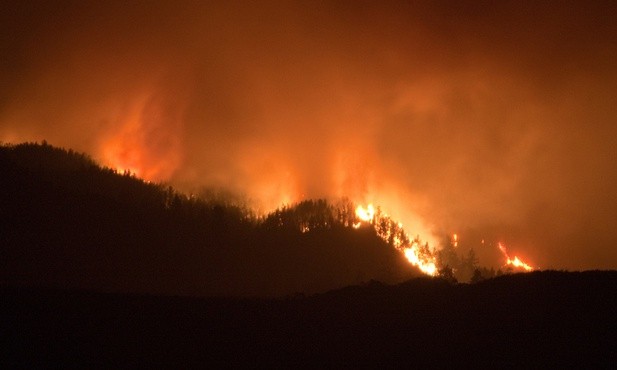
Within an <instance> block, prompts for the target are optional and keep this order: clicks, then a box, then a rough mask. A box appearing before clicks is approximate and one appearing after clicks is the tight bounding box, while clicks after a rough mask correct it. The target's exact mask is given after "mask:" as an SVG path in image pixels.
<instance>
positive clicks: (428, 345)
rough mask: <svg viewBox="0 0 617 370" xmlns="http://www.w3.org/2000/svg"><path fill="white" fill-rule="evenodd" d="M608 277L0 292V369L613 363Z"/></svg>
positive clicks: (615, 318)
mask: <svg viewBox="0 0 617 370" xmlns="http://www.w3.org/2000/svg"><path fill="white" fill-rule="evenodd" d="M616 288H617V272H615V271H608V272H607V271H604V272H603V271H587V272H580V273H579V272H556V271H546V272H533V273H528V274H513V275H504V276H501V277H498V278H495V279H491V280H487V281H483V282H480V283H477V284H472V285H466V284H458V285H457V284H455V285H452V284H449V283H447V282H446V281H445V280H442V279H434V278H418V279H414V280H410V281H408V282H405V283H402V284H398V285H386V284H383V283H379V282H375V281H373V282H369V283H366V284H363V285H357V286H350V287H347V288H344V289H340V290H336V291H331V292H328V293H324V294H319V295H314V296H311V297H289V298H279V299H241V300H240V299H223V298H217V299H215V298H188V297H184V298H182V297H160V296H148V295H127V294H125V295H118V294H100V293H93V292H88V291H64V290H51V289H35V288H7V287H5V288H3V289H0V294H1V297H0V298H1V299H2V302H3V304H2V305H0V307H1V310H2V311H1V312H2V315H1V317H2V320H3V322H2V325H3V328H4V329H5V330H4V335H3V337H4V339H8V341H7V343H6V344H5V346H4V349H5V351H3V353H4V355H3V356H4V357H3V361H2V362H3V365H5V366H3V367H5V368H16V367H24V368H33V367H35V368H38V367H50V366H51V367H67V366H68V367H80V368H91V367H93V366H94V367H105V368H109V367H113V368H117V367H146V368H151V367H156V368H160V367H174V368H177V367H183V368H184V367H187V366H188V367H200V368H204V367H210V366H215V367H252V368H254V367H259V368H264V367H293V368H297V367H311V368H316V367H320V368H321V367H345V368H348V367H363V368H366V367H380V368H381V367H388V368H393V367H396V368H400V367H403V368H445V367H453V368H472V367H479V368H488V367H491V368H492V367H497V368H547V367H548V368H564V367H566V368H611V367H613V366H614V364H615V361H616V360H617V349H616V348H615V343H616V340H617V334H616V333H617V315H615V313H616V308H617V305H616V302H617V289H616Z"/></svg>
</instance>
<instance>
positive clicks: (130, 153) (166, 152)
mask: <svg viewBox="0 0 617 370" xmlns="http://www.w3.org/2000/svg"><path fill="white" fill-rule="evenodd" d="M114 127H115V128H114V129H112V130H110V131H109V132H108V133H106V135H105V136H104V138H103V139H102V140H101V143H100V148H99V157H100V158H101V161H102V162H103V164H104V165H106V166H108V167H111V168H113V169H116V170H117V171H118V172H130V173H132V174H134V175H136V176H138V177H141V178H143V179H145V180H148V181H167V180H169V179H170V178H171V176H172V175H173V173H174V172H175V171H176V169H177V168H178V166H180V164H181V160H182V135H183V125H182V117H181V115H180V112H179V111H178V110H177V109H175V108H174V107H170V106H168V105H166V102H165V101H164V100H162V99H161V98H160V97H159V96H157V95H156V94H155V93H150V94H143V95H142V96H141V97H139V98H138V99H136V100H135V101H134V102H133V103H132V104H131V105H129V106H127V108H126V109H123V110H121V111H120V113H119V114H118V116H117V122H115V125H114Z"/></svg>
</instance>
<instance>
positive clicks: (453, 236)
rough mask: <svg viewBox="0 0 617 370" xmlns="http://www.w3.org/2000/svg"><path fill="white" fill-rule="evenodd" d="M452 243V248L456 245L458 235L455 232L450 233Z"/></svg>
mask: <svg viewBox="0 0 617 370" xmlns="http://www.w3.org/2000/svg"><path fill="white" fill-rule="evenodd" d="M452 245H453V246H454V248H456V247H458V235H457V234H452Z"/></svg>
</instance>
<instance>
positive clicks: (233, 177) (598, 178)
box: [0, 1, 617, 268]
mask: <svg viewBox="0 0 617 370" xmlns="http://www.w3.org/2000/svg"><path fill="white" fill-rule="evenodd" d="M223 3H224V4H213V2H181V3H179V2H174V1H169V2H144V3H141V2H129V3H127V2H113V1H112V2H101V3H100V4H95V5H92V4H87V5H86V4H85V3H84V2H81V1H78V2H71V1H62V2H53V3H52V2H40V3H39V2H37V1H33V2H16V4H13V5H6V4H5V5H3V9H1V10H2V11H1V12H0V13H1V14H2V15H1V16H0V17H1V18H0V31H1V32H0V34H1V35H2V36H0V37H1V39H0V47H1V55H2V58H0V63H1V64H0V87H1V89H0V140H2V141H5V142H7V141H9V142H19V141H33V140H39V141H40V140H43V139H45V140H47V141H48V142H50V143H52V144H55V145H60V146H64V147H70V148H73V149H76V150H80V151H86V152H88V153H90V154H92V155H93V156H94V157H95V158H96V159H98V160H99V161H101V162H102V163H104V164H106V165H110V166H116V167H119V168H121V169H127V170H131V171H134V172H136V173H137V174H139V175H141V176H144V177H146V178H148V179H151V180H155V181H170V182H171V183H173V184H176V185H177V186H179V187H181V188H183V189H186V190H187V191H193V190H195V189H197V188H199V187H201V186H210V187H221V188H225V189H228V190H230V191H233V192H238V193H242V194H246V196H247V197H248V198H250V199H251V200H252V201H253V202H254V204H255V205H256V207H260V208H262V209H266V210H267V209H271V208H273V207H276V206H278V205H280V204H281V203H285V202H294V201H298V200H301V199H305V198H312V197H332V198H335V197H340V196H348V197H350V198H351V199H353V200H356V201H362V202H375V203H379V204H382V205H383V206H384V208H387V209H388V211H389V212H390V213H391V214H392V215H393V216H394V217H398V218H400V219H401V220H403V222H404V223H405V226H406V228H407V229H408V230H409V231H410V232H411V233H412V234H416V233H418V234H420V235H421V236H422V237H424V238H426V239H429V240H432V239H433V238H434V236H439V235H440V234H441V233H452V232H458V233H459V235H460V237H461V242H462V243H463V242H467V243H468V244H469V245H472V246H474V247H475V248H476V251H477V252H478V254H479V256H480V258H481V260H482V258H491V256H492V257H495V256H494V253H496V248H495V243H496V242H497V241H502V242H505V243H506V244H507V245H508V248H509V250H510V251H512V252H516V254H520V255H523V256H525V257H527V259H528V260H530V261H533V262H534V263H535V265H537V266H540V267H553V268H616V267H617V248H615V247H614V240H615V237H616V236H617V231H615V230H617V228H616V226H617V224H616V220H617V195H616V192H615V189H617V178H616V176H617V175H616V173H617V171H616V170H617V156H615V145H616V142H617V139H616V138H617V126H615V125H614V120H615V117H617V108H616V107H617V98H616V97H617V94H616V93H615V92H616V88H617V68H616V67H615V65H616V64H615V60H617V59H616V57H617V46H616V45H617V40H616V38H617V37H616V36H617V29H616V28H617V23H615V22H614V19H613V18H612V16H611V15H612V14H615V11H616V10H617V9H614V8H615V5H612V3H611V2H590V1H584V2H580V3H576V2H546V3H540V4H537V3H534V4H531V3H521V2H518V1H513V2H508V1H497V2H491V1H486V2H484V1H469V2H467V1H463V2H451V1H443V2H441V1H437V2H422V1H419V2H417V1H414V2H402V1H401V2H363V1H335V2H325V3H314V2H300V1H299V2H293V1H291V2H290V1H282V2H268V3H266V2H257V3H254V2H223ZM482 239H485V240H486V241H487V242H486V243H485V244H481V243H480V241H481V240H482ZM491 243H492V244H491ZM487 262H488V261H487ZM490 263H493V261H490ZM487 264H488V263H487Z"/></svg>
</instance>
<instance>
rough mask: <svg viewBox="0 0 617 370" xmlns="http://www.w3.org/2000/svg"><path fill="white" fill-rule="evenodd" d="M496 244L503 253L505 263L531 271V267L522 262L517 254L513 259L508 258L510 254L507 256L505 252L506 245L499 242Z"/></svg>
mask: <svg viewBox="0 0 617 370" xmlns="http://www.w3.org/2000/svg"><path fill="white" fill-rule="evenodd" d="M498 246H499V250H500V251H501V253H503V255H504V256H505V257H506V265H509V266H513V267H516V268H521V269H524V270H525V271H533V267H531V266H529V265H528V264H526V263H525V262H523V261H522V260H521V259H520V258H518V257H517V256H514V258H513V259H512V258H510V256H508V253H507V252H506V247H505V246H504V245H503V244H501V243H499V244H498Z"/></svg>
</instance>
